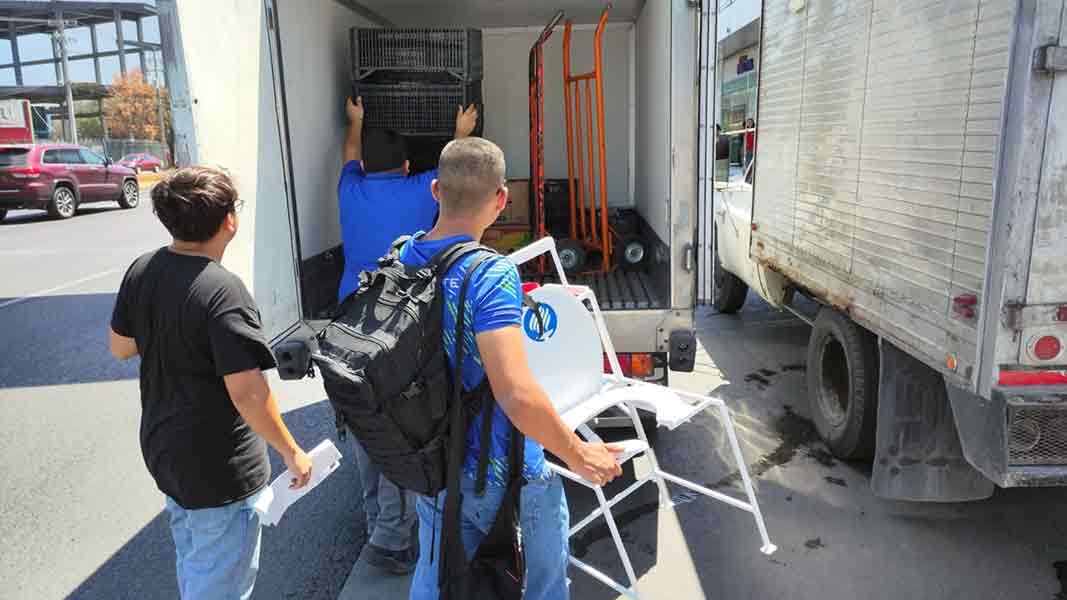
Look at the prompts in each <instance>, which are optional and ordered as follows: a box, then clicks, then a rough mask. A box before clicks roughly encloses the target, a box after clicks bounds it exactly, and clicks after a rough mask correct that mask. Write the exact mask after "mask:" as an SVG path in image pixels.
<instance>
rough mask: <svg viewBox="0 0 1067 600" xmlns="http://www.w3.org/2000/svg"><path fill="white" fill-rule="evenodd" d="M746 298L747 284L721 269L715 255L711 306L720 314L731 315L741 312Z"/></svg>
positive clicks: (720, 263) (716, 254) (717, 257)
mask: <svg viewBox="0 0 1067 600" xmlns="http://www.w3.org/2000/svg"><path fill="white" fill-rule="evenodd" d="M747 297H748V284H747V283H745V282H744V281H742V280H741V278H740V277H738V276H737V275H734V274H733V273H731V272H729V271H727V270H726V269H724V268H723V266H722V262H720V261H719V253H718V252H716V253H715V294H714V296H713V297H712V299H711V305H712V306H714V307H715V310H716V311H718V312H719V313H720V314H726V315H732V314H734V313H736V312H737V311H739V310H741V307H742V306H744V305H745V299H746V298H747Z"/></svg>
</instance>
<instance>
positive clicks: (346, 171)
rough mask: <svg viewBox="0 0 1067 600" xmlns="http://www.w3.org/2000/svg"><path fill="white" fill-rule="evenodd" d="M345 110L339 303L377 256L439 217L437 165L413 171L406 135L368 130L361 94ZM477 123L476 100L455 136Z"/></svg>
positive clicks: (461, 116) (460, 116)
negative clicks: (433, 189)
mask: <svg viewBox="0 0 1067 600" xmlns="http://www.w3.org/2000/svg"><path fill="white" fill-rule="evenodd" d="M346 109H347V112H348V120H349V128H348V137H347V138H346V139H345V145H344V161H345V162H344V167H343V168H342V169H341V180H340V182H339V184H338V186H337V200H338V203H339V207H338V208H339V210H340V215H341V241H342V242H343V243H344V253H345V271H344V274H343V275H342V276H341V285H340V286H339V287H338V290H337V301H338V302H340V301H342V300H344V299H345V298H347V297H348V296H349V295H350V294H351V293H352V292H354V291H356V288H357V287H359V274H360V272H361V271H373V270H375V269H377V268H378V259H379V258H381V257H382V256H384V255H385V254H386V252H388V251H389V245H390V244H392V243H393V242H394V241H395V240H396V239H397V238H399V237H400V236H404V235H411V234H412V233H415V232H416V231H426V230H428V229H429V228H430V227H433V223H434V219H435V218H436V217H437V202H436V201H435V200H434V199H433V195H431V194H430V182H432V181H433V180H434V179H436V178H437V169H431V170H429V171H426V172H424V173H420V174H418V175H409V173H410V169H411V163H410V162H409V161H408V148H407V142H406V140H405V139H404V137H403V136H401V135H399V134H398V133H396V132H395V131H384V130H377V129H372V130H368V131H366V132H364V131H363V115H364V112H363V99H362V98H357V99H356V101H355V102H354V103H353V102H352V99H351V98H349V99H348V102H347V106H346ZM477 123H478V110H477V109H476V108H475V107H474V105H473V104H472V105H471V106H469V107H467V109H466V110H464V109H463V107H459V109H458V110H457V112H456V131H455V137H456V138H457V139H458V138H464V137H467V136H469V135H470V134H471V132H472V131H474V127H475V125H476V124H477ZM364 147H366V154H365V155H364V152H363V150H364Z"/></svg>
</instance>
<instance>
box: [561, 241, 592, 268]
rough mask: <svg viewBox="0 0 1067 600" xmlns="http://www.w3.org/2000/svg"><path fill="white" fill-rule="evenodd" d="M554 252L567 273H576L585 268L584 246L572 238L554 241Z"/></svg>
mask: <svg viewBox="0 0 1067 600" xmlns="http://www.w3.org/2000/svg"><path fill="white" fill-rule="evenodd" d="M556 252H557V253H558V254H559V262H560V263H561V264H562V265H563V270H564V271H566V272H567V273H576V272H578V271H581V270H582V269H583V268H585V248H583V247H582V245H581V244H580V243H578V242H576V241H574V240H560V241H558V242H556Z"/></svg>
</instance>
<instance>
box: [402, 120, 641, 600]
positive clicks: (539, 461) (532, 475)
mask: <svg viewBox="0 0 1067 600" xmlns="http://www.w3.org/2000/svg"><path fill="white" fill-rule="evenodd" d="M439 169H440V174H439V175H438V179H437V180H436V181H434V182H433V195H434V197H435V198H436V199H437V200H438V202H440V205H441V214H440V218H439V219H438V221H437V225H436V226H435V227H434V229H433V231H431V232H430V233H427V234H425V235H422V234H420V235H419V236H417V237H416V238H415V239H413V240H411V241H410V242H408V244H407V245H406V246H404V248H403V249H402V250H401V253H400V259H401V260H402V261H403V262H404V263H405V264H408V265H413V266H415V265H423V264H425V263H427V262H428V261H429V260H430V259H431V258H432V257H433V256H434V255H435V254H437V253H438V252H440V251H441V250H443V249H444V248H446V247H448V246H449V245H450V244H452V243H453V242H456V241H470V240H477V239H481V236H482V233H483V232H484V231H485V230H486V228H488V227H489V225H491V224H492V223H493V222H494V221H496V219H497V216H499V214H500V211H502V210H503V209H504V206H505V205H506V204H507V198H508V190H507V187H505V185H504V183H505V179H504V154H503V152H501V151H500V148H498V147H497V146H496V145H494V144H493V143H492V142H489V141H486V140H484V139H481V138H467V139H461V140H455V141H453V142H451V143H450V144H449V145H448V146H446V147H445V149H444V151H443V152H442V153H441V161H440V166H439ZM475 257H476V255H475V254H472V255H468V256H466V257H464V258H463V259H461V260H460V261H459V262H458V263H456V264H455V265H453V266H452V268H451V270H450V271H449V272H448V273H446V274H445V276H444V278H443V286H444V290H445V314H444V322H443V327H444V337H445V350H446V351H447V352H448V355H449V357H450V358H454V356H455V348H456V340H455V339H454V338H455V334H454V332H455V321H456V315H457V314H458V311H459V310H463V311H465V316H464V322H465V323H466V324H467V326H466V335H465V339H464V340H462V343H463V344H464V362H463V365H462V373H461V375H462V380H463V387H464V388H465V389H467V390H471V389H473V388H475V387H476V386H477V385H478V384H479V383H480V382H481V381H482V379H483V378H485V377H488V378H489V385H490V387H491V388H492V391H493V396H494V398H495V399H496V403H497V406H496V407H495V408H494V410H493V414H492V417H491V419H492V421H491V423H492V430H491V437H490V439H491V443H492V448H491V450H490V453H489V456H490V469H489V472H488V477H487V486H486V491H485V494H483V495H481V496H479V495H477V494H476V493H475V489H474V488H475V483H474V482H475V476H476V473H477V467H478V454H479V447H480V446H479V442H480V438H479V432H480V430H481V423H482V420H483V418H484V417H485V415H479V416H478V417H477V418H475V419H474V420H473V423H472V424H471V427H470V430H469V431H468V432H467V456H466V460H465V463H464V473H465V477H464V478H463V482H462V491H463V508H462V516H461V519H462V523H461V531H462V536H463V545H464V546H465V547H466V549H467V552H468V555H473V553H474V551H475V549H476V548H477V547H478V544H479V543H480V542H481V541H482V539H483V538H484V537H485V536H486V534H487V533H488V532H489V528H490V526H491V525H492V524H493V521H494V520H495V518H496V513H497V510H498V509H499V507H500V503H501V501H502V500H503V496H504V492H505V490H506V482H507V479H508V460H507V456H508V451H507V449H508V439H509V438H510V435H509V431H510V428H509V427H508V423H509V421H510V422H511V423H513V424H514V425H515V427H516V428H518V429H519V431H521V432H523V433H524V434H525V435H526V455H525V464H524V465H523V475H524V476H525V477H526V479H527V481H528V483H527V485H526V486H525V487H523V490H522V498H521V500H520V512H521V521H522V543H523V549H524V551H525V561H526V582H527V588H526V593H525V595H524V599H525V600H566V598H567V597H568V591H567V563H568V556H569V552H568V546H567V530H568V529H569V528H570V525H569V520H570V516H569V514H568V512H567V500H566V497H565V496H564V494H563V484H562V483H561V482H560V480H559V477H558V476H556V475H554V474H552V473H550V472H549V471H548V470H547V469H546V468H545V452H544V451H545V448H548V449H549V450H550V451H551V452H552V453H553V454H555V455H556V456H558V457H560V458H561V459H563V461H565V462H566V463H567V465H568V466H569V467H570V468H571V469H572V470H574V471H575V472H577V473H579V474H580V475H582V476H583V477H586V478H587V479H589V480H590V481H594V482H597V483H600V484H604V483H607V482H608V481H610V480H612V479H614V478H615V477H616V476H618V475H619V474H621V473H622V470H621V468H620V467H619V464H618V462H617V461H616V459H615V454H616V453H617V452H618V451H619V448H617V447H615V446H611V445H605V444H595V443H594V444H591V443H587V442H584V441H582V440H581V439H580V438H578V436H576V435H575V434H574V433H573V432H572V431H571V430H570V429H569V428H568V427H567V426H566V425H565V424H564V423H563V421H562V420H560V418H559V414H558V413H557V412H556V409H555V407H554V406H553V405H552V402H551V401H550V400H549V398H548V396H546V395H545V392H544V390H542V389H541V386H540V385H538V384H537V381H536V380H535V379H534V376H533V373H532V372H531V371H530V368H529V366H528V364H527V361H526V352H525V348H524V346H523V341H522V330H521V329H520V328H519V322H520V317H521V312H522V288H521V283H520V281H519V273H518V270H517V269H516V268H515V265H514V264H512V263H511V262H510V261H508V260H507V259H506V258H504V257H502V256H498V257H492V258H490V259H488V260H486V261H485V262H483V263H482V264H481V265H480V266H478V268H477V270H476V271H475V272H474V273H473V274H472V275H471V279H470V283H469V284H468V285H469V288H468V289H467V298H466V303H465V305H464V306H463V307H462V308H461V307H458V306H457V302H458V301H459V298H458V296H459V289H460V286H461V283H462V281H463V279H464V277H465V276H466V272H467V269H468V267H469V266H470V265H471V263H472V261H473V260H474V259H475ZM444 494H445V492H441V495H440V496H439V497H438V498H436V499H435V498H429V497H424V496H420V497H419V498H418V500H417V501H416V510H417V512H418V515H419V550H420V554H419V562H418V565H417V566H416V568H415V577H414V580H413V581H412V585H411V599H412V600H436V598H438V595H439V590H438V588H437V562H436V559H437V558H438V557H434V556H431V555H430V552H431V549H432V550H433V551H435V552H440V548H441V544H440V543H437V544H436V547H434V546H435V545H434V544H432V540H433V539H436V540H440V539H441V531H440V528H441V524H442V521H443V520H444V519H443V516H442V514H441V512H440V511H441V510H443V507H444ZM435 528H436V531H435ZM434 536H436V538H435V537H434Z"/></svg>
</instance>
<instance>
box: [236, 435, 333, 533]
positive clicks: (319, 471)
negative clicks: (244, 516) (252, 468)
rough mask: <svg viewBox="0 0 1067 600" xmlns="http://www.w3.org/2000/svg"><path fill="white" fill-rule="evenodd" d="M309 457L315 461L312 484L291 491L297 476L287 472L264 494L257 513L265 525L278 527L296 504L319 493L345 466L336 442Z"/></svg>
mask: <svg viewBox="0 0 1067 600" xmlns="http://www.w3.org/2000/svg"><path fill="white" fill-rule="evenodd" d="M308 457H309V458H311V481H309V482H308V484H307V485H305V486H304V487H302V488H300V489H298V490H294V489H290V488H289V485H290V484H291V483H292V481H293V474H292V473H291V472H290V471H289V469H286V470H285V472H284V473H282V474H281V475H279V476H278V478H277V479H275V480H274V481H273V482H272V483H271V484H270V485H269V486H267V488H266V489H264V490H263V494H262V495H260V497H259V500H257V501H256V505H255V509H256V512H257V513H259V518H260V520H261V521H262V523H263V524H264V525H277V524H278V521H280V520H281V518H282V515H284V514H285V511H286V510H287V509H288V508H289V507H290V506H292V504H293V503H294V502H296V501H297V500H299V499H301V498H303V497H304V494H307V493H308V492H310V491H311V490H313V489H315V486H317V485H319V484H320V483H322V481H323V480H324V479H326V478H327V477H328V476H329V475H330V473H333V472H334V471H336V470H337V467H339V466H341V453H340V452H339V451H338V450H337V446H334V445H333V442H332V441H330V440H328V439H327V440H323V441H322V442H321V443H319V445H318V446H315V448H314V449H313V450H312V451H311V452H308Z"/></svg>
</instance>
